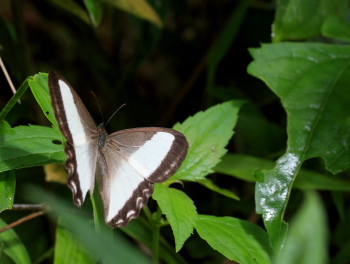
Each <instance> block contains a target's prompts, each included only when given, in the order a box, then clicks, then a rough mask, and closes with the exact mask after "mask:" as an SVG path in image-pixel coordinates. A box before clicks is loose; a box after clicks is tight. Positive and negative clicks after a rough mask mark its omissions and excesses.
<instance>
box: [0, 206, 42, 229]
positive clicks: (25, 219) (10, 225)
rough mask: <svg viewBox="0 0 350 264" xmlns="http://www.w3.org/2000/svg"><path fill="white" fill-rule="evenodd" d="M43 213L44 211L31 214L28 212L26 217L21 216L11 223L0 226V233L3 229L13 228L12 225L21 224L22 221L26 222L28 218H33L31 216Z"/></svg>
mask: <svg viewBox="0 0 350 264" xmlns="http://www.w3.org/2000/svg"><path fill="white" fill-rule="evenodd" d="M43 214H44V211H39V212H35V213H32V214H30V215H27V216H26V217H23V218H21V219H19V220H17V221H15V222H13V223H11V224H9V225H7V226H5V227H3V228H1V229H0V233H2V232H4V231H6V230H9V229H11V228H13V227H15V226H18V225H20V224H22V223H24V222H27V221H29V220H30V219H33V218H35V217H38V216H40V215H43Z"/></svg>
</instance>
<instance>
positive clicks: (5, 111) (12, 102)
mask: <svg viewBox="0 0 350 264" xmlns="http://www.w3.org/2000/svg"><path fill="white" fill-rule="evenodd" d="M27 88H28V79H26V80H25V81H24V82H23V84H22V85H21V87H20V88H19V89H18V91H17V92H16V93H15V94H14V95H13V96H12V98H11V100H10V101H9V102H8V103H7V104H6V105H5V107H4V108H3V109H2V110H1V112H0V121H2V120H4V119H5V117H6V116H7V114H8V113H9V112H10V111H11V109H12V108H13V107H14V105H15V104H16V103H17V102H18V100H19V99H20V98H21V97H22V95H23V94H24V92H25V91H26V90H27Z"/></svg>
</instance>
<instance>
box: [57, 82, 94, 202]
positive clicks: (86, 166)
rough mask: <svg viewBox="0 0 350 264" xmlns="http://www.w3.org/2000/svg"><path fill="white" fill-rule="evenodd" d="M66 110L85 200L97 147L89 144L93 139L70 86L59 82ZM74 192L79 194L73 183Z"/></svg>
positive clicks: (92, 173)
mask: <svg viewBox="0 0 350 264" xmlns="http://www.w3.org/2000/svg"><path fill="white" fill-rule="evenodd" d="M58 84H59V87H60V91H61V95H62V101H63V106H64V110H65V112H66V116H67V123H68V128H69V131H70V133H71V135H72V138H73V143H74V150H75V155H76V161H77V172H78V175H79V183H80V188H81V191H82V194H83V199H84V198H85V195H86V193H87V191H88V190H89V189H90V188H92V187H91V186H93V183H94V179H95V178H94V176H95V169H96V150H95V145H94V144H91V142H89V141H90V140H91V139H90V138H87V136H86V134H85V131H84V125H83V123H82V121H81V118H80V116H79V113H78V109H77V106H76V104H75V103H74V97H73V94H72V92H71V90H70V88H69V87H68V85H67V84H66V83H65V82H64V81H62V80H59V81H58ZM71 185H72V187H73V188H74V192H75V193H76V192H77V186H76V185H75V183H73V181H72V182H71ZM80 204H81V201H80Z"/></svg>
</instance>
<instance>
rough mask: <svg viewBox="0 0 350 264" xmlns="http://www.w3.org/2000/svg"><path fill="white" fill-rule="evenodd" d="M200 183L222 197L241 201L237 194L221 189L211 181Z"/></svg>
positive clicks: (201, 181)
mask: <svg viewBox="0 0 350 264" xmlns="http://www.w3.org/2000/svg"><path fill="white" fill-rule="evenodd" d="M198 183H199V184H201V185H203V186H205V187H207V188H208V189H209V190H212V191H214V192H217V193H220V194H221V195H224V196H226V197H228V198H232V199H236V200H239V197H238V196H237V195H236V194H234V193H233V192H231V191H230V190H228V189H223V188H220V187H219V186H217V185H215V184H214V183H213V181H212V180H210V179H205V180H200V181H198Z"/></svg>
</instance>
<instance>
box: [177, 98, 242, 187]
mask: <svg viewBox="0 0 350 264" xmlns="http://www.w3.org/2000/svg"><path fill="white" fill-rule="evenodd" d="M243 103H244V102H243V101H229V102H225V103H223V104H219V105H216V106H213V107H211V108H209V109H208V110H206V111H204V112H198V113H197V114H195V115H194V116H193V117H189V118H187V119H186V120H185V122H183V123H182V124H180V123H177V124H176V125H175V126H174V129H176V130H178V131H180V132H182V133H183V134H184V135H186V137H187V140H188V142H189V144H190V149H189V151H188V155H187V158H186V159H185V161H184V162H183V164H182V166H181V167H180V169H179V170H178V172H177V173H176V174H175V175H174V176H173V177H171V180H175V179H179V180H189V181H197V180H203V179H204V178H205V176H207V175H208V174H209V173H212V172H213V170H212V169H213V167H214V166H215V165H216V164H217V163H219V162H220V158H221V157H222V156H223V155H224V154H225V153H226V152H227V150H226V149H225V146H226V145H227V143H228V141H229V140H230V139H231V137H232V135H233V128H234V126H235V125H236V122H237V118H238V111H239V109H240V107H241V106H242V104H243Z"/></svg>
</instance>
